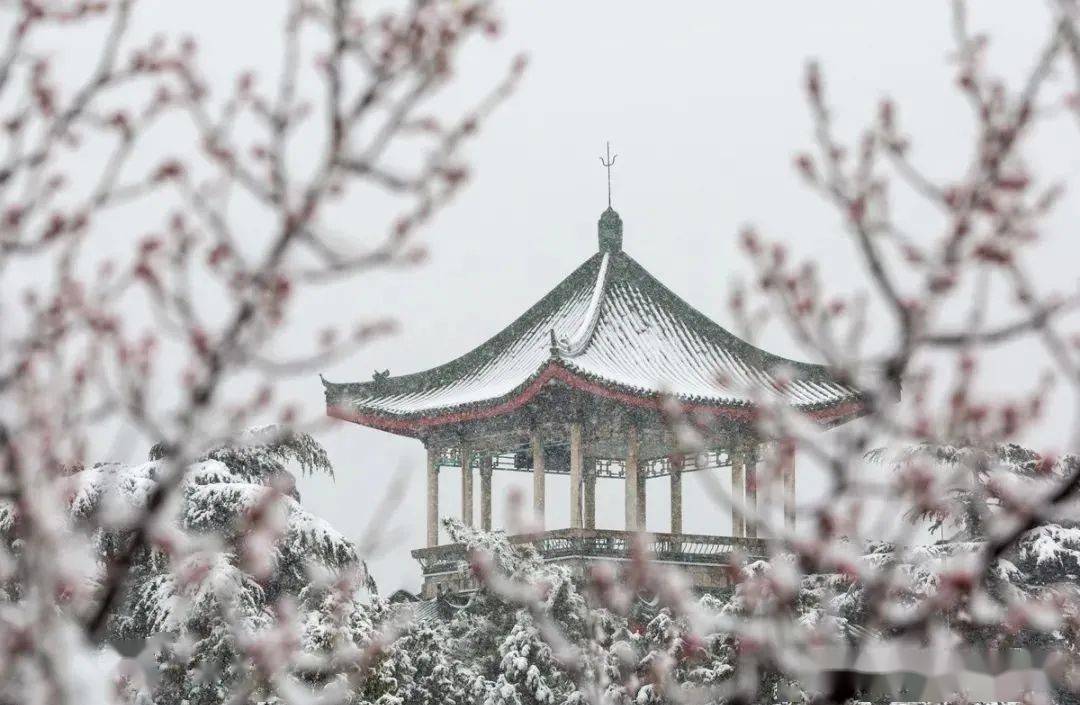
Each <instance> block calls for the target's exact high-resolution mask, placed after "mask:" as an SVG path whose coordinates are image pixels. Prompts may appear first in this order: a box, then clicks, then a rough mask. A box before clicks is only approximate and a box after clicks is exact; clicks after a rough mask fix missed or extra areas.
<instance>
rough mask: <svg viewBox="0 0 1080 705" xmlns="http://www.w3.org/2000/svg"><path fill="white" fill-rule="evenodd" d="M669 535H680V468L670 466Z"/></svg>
mask: <svg viewBox="0 0 1080 705" xmlns="http://www.w3.org/2000/svg"><path fill="white" fill-rule="evenodd" d="M671 533H673V534H681V533H682V468H681V467H675V464H674V463H672V466H671Z"/></svg>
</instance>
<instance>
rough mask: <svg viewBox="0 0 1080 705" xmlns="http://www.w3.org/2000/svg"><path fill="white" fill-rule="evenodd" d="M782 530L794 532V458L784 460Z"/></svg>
mask: <svg viewBox="0 0 1080 705" xmlns="http://www.w3.org/2000/svg"><path fill="white" fill-rule="evenodd" d="M783 474H784V528H786V529H787V530H788V531H794V530H795V457H794V454H793V455H792V456H791V457H789V458H786V459H785V460H784V473H783Z"/></svg>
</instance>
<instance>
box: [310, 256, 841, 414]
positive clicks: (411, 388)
mask: <svg viewBox="0 0 1080 705" xmlns="http://www.w3.org/2000/svg"><path fill="white" fill-rule="evenodd" d="M552 379H556V380H559V381H562V382H564V383H566V384H568V385H570V386H574V387H577V388H579V389H583V390H585V391H589V392H592V393H594V394H599V395H602V396H608V397H609V398H616V399H619V400H621V401H623V402H625V403H635V402H641V401H646V402H649V403H652V404H654V405H655V404H656V403H658V402H659V400H660V399H661V398H662V396H663V395H665V394H670V395H673V396H675V397H676V398H678V399H680V400H681V401H683V402H685V403H689V404H694V405H700V406H707V407H716V408H726V409H730V410H733V411H743V412H744V413H745V412H751V411H752V407H753V404H754V401H755V399H760V398H768V399H771V400H778V399H779V400H783V401H784V402H786V403H788V404H790V405H792V406H795V407H797V408H800V409H803V410H807V411H825V412H836V413H835V414H833V415H834V416H837V417H839V416H843V417H844V418H848V417H850V416H851V415H854V414H857V413H858V410H857V409H861V403H860V397H859V395H858V393H857V392H856V390H855V389H853V388H852V387H850V386H847V385H845V384H841V383H840V382H838V381H836V380H835V379H834V377H833V376H832V375H830V373H829V372H828V370H826V369H825V368H824V367H822V366H820V365H813V364H808V363H802V362H795V361H792V360H787V359H784V358H782V357H779V356H776V355H773V354H771V353H768V352H766V351H764V350H761V349H759V348H757V347H755V346H753V345H751V344H750V343H748V342H746V341H744V340H742V339H740V338H738V337H737V336H735V335H734V334H732V333H730V332H729V331H727V330H726V329H724V328H723V327H721V326H720V325H718V324H717V323H715V322H713V321H712V320H710V319H709V318H708V317H706V316H705V315H704V314H702V313H700V312H699V311H697V310H696V309H694V308H693V307H692V306H690V305H689V304H688V303H686V302H685V301H683V300H682V299H681V298H679V297H678V296H677V295H676V294H675V293H674V292H672V291H671V290H670V289H668V288H667V287H666V286H664V285H663V284H662V283H660V281H658V280H657V279H656V278H655V277H653V276H652V275H651V274H649V272H648V271H646V270H645V268H644V267H642V266H641V265H640V264H638V263H637V262H636V261H635V260H634V259H633V258H632V257H630V256H629V255H627V254H626V253H625V252H623V251H622V250H621V249H619V248H616V247H611V248H605V249H602V250H601V251H600V252H597V253H596V254H595V255H593V256H592V257H590V258H589V259H588V260H586V261H585V262H584V263H583V264H582V265H581V266H580V267H578V268H577V269H576V270H575V271H574V272H573V273H571V274H570V275H569V276H568V277H566V279H564V280H563V281H562V282H560V283H559V284H558V285H557V286H556V287H555V288H554V289H552V290H551V291H550V292H549V293H548V294H547V295H546V296H544V297H543V298H542V299H541V300H540V301H539V302H538V303H536V304H535V305H534V306H533V307H532V308H530V309H529V310H528V311H526V312H525V313H524V314H523V315H522V316H520V317H519V318H518V319H517V320H515V321H514V322H513V323H511V324H510V325H509V326H508V327H507V328H505V329H504V330H503V331H502V332H500V333H499V334H498V335H496V336H494V337H493V338H491V339H490V340H488V341H487V342H485V343H483V344H481V345H480V346H479V347H477V348H475V349H474V350H472V351H471V352H468V353H466V354H465V355H462V356H461V357H459V358H457V359H456V360H453V361H451V362H448V363H446V364H444V365H440V366H439V367H435V368H432V369H430V370H426V371H424V372H418V373H415V374H408V375H401V376H397V377H390V376H383V375H376V378H375V379H374V380H373V381H371V382H362V383H345V384H338V383H331V382H325V381H324V384H325V387H326V400H327V405H328V407H329V409H330V413H331V414H332V415H335V416H339V417H342V418H347V419H350V420H353V421H357V422H358V423H363V424H365V425H372V426H375V427H379V428H384V429H386V430H397V431H402V432H405V433H410V432H417V431H419V430H420V429H421V428H424V427H431V426H434V425H439V424H440V423H448V422H453V421H461V420H467V419H468V418H474V417H479V418H483V417H488V416H493V415H496V414H499V413H503V412H505V411H510V410H512V409H513V408H516V407H517V406H520V405H521V404H522V403H525V402H526V401H527V400H528V399H529V398H531V396H532V395H533V394H535V393H536V392H537V391H539V388H540V387H541V386H543V384H545V383H547V382H548V381H550V380H552ZM638 405H641V404H640V403H639V404H638ZM840 407H844V408H843V410H840Z"/></svg>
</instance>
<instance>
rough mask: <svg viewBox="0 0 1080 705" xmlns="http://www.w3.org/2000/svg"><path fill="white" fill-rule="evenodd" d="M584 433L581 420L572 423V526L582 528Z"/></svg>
mask: <svg viewBox="0 0 1080 705" xmlns="http://www.w3.org/2000/svg"><path fill="white" fill-rule="evenodd" d="M583 435H584V432H583V429H582V426H581V422H580V421H574V422H573V423H571V424H570V528H571V529H580V528H581V527H582V521H581V476H582V470H584V467H585V447H584V443H583V439H582V436H583Z"/></svg>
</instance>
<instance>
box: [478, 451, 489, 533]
mask: <svg viewBox="0 0 1080 705" xmlns="http://www.w3.org/2000/svg"><path fill="white" fill-rule="evenodd" d="M480 528H481V529H483V530H484V531H491V456H490V455H488V454H487V453H484V454H483V455H481V456H480Z"/></svg>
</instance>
